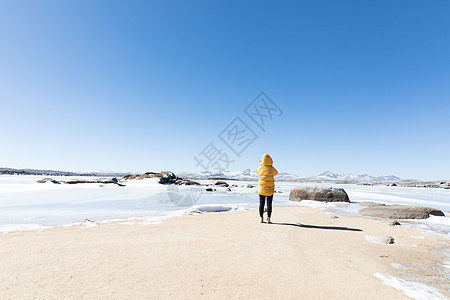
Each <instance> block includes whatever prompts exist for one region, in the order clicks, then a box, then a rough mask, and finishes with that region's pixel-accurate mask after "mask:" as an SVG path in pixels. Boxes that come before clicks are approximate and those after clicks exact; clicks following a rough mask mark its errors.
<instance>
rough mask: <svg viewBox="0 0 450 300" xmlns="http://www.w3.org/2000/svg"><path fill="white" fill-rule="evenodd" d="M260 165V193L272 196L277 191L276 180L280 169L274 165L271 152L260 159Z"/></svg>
mask: <svg viewBox="0 0 450 300" xmlns="http://www.w3.org/2000/svg"><path fill="white" fill-rule="evenodd" d="M259 163H260V166H259V168H258V170H256V174H258V175H259V182H258V193H259V194H260V195H263V196H272V195H273V193H274V191H275V180H274V179H273V178H274V177H275V176H276V175H277V174H278V171H277V170H275V168H274V167H272V164H273V161H272V158H271V157H270V155H269V154H264V155H263V157H262V158H261V160H260V161H259Z"/></svg>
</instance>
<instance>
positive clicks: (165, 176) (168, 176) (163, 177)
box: [123, 171, 181, 184]
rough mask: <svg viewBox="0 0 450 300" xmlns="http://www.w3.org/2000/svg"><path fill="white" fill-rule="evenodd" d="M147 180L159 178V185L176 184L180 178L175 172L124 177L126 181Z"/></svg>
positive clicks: (147, 173)
mask: <svg viewBox="0 0 450 300" xmlns="http://www.w3.org/2000/svg"><path fill="white" fill-rule="evenodd" d="M146 178H159V183H161V184H166V183H175V182H176V181H177V179H181V178H178V177H177V176H176V175H175V174H174V173H173V172H169V171H162V172H158V173H157V172H146V173H144V174H137V175H125V176H124V177H123V179H124V180H132V179H137V180H142V179H146Z"/></svg>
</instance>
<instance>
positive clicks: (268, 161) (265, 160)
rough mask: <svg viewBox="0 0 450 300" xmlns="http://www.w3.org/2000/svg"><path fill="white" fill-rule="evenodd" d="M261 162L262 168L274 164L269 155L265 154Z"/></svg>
mask: <svg viewBox="0 0 450 300" xmlns="http://www.w3.org/2000/svg"><path fill="white" fill-rule="evenodd" d="M259 162H260V164H261V166H271V165H272V164H273V160H272V157H270V155H269V154H264V155H263V157H262V158H261V160H260V161H259Z"/></svg>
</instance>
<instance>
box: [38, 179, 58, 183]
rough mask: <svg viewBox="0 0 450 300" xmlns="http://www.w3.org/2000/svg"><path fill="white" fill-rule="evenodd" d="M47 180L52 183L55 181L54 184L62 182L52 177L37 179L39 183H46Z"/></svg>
mask: <svg viewBox="0 0 450 300" xmlns="http://www.w3.org/2000/svg"><path fill="white" fill-rule="evenodd" d="M46 182H51V183H54V184H61V182H59V181H57V180H55V179H52V178H43V179H40V180H38V181H37V183H46Z"/></svg>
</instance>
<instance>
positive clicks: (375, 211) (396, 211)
mask: <svg viewBox="0 0 450 300" xmlns="http://www.w3.org/2000/svg"><path fill="white" fill-rule="evenodd" d="M358 212H359V213H360V214H362V215H364V216H369V217H377V218H386V219H427V218H429V217H430V216H431V215H432V216H445V215H444V213H443V212H442V211H440V210H439V209H435V208H431V207H422V206H412V205H385V206H372V207H366V208H363V209H360V210H359V211H358Z"/></svg>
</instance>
